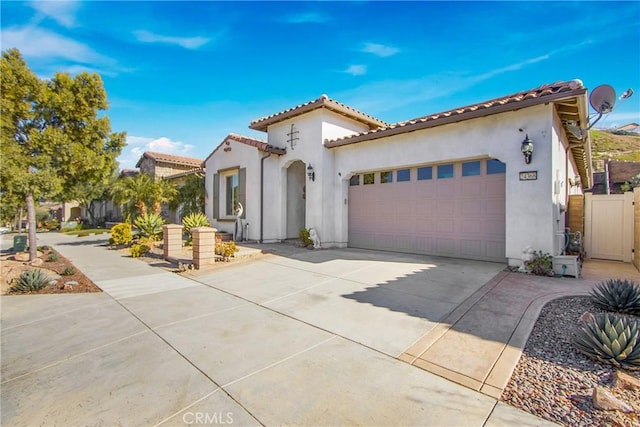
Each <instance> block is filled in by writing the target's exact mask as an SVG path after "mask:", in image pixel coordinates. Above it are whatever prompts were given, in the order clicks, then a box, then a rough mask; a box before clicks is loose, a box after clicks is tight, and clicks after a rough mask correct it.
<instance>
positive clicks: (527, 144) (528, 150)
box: [520, 134, 533, 164]
mask: <svg viewBox="0 0 640 427" xmlns="http://www.w3.org/2000/svg"><path fill="white" fill-rule="evenodd" d="M520 151H522V155H523V156H524V162H525V163H526V164H529V163H531V156H532V155H533V141H532V140H531V139H529V135H528V134H527V136H525V137H524V140H523V141H522V147H520Z"/></svg>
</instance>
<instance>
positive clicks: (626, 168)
mask: <svg viewBox="0 0 640 427" xmlns="http://www.w3.org/2000/svg"><path fill="white" fill-rule="evenodd" d="M601 174H602V178H599V179H600V180H601V181H602V184H601V185H598V186H596V185H594V187H593V194H622V193H623V191H622V188H621V187H622V185H623V184H624V183H626V182H630V181H631V179H632V178H633V177H635V176H636V175H639V174H640V162H624V161H619V160H609V161H607V162H606V163H605V171H604V172H601ZM594 178H595V176H594Z"/></svg>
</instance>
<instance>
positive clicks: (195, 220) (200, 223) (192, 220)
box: [182, 212, 211, 239]
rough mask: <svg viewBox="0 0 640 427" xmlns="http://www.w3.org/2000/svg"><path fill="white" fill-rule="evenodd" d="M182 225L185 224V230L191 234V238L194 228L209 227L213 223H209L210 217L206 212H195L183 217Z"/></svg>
mask: <svg viewBox="0 0 640 427" xmlns="http://www.w3.org/2000/svg"><path fill="white" fill-rule="evenodd" d="M182 225H183V226H184V231H185V232H186V233H187V234H188V235H189V239H191V229H192V228H195V227H209V226H210V225H211V224H210V223H209V219H208V218H207V216H206V215H205V214H203V213H200V212H198V213H195V212H194V213H192V214H189V215H187V216H185V217H184V218H182Z"/></svg>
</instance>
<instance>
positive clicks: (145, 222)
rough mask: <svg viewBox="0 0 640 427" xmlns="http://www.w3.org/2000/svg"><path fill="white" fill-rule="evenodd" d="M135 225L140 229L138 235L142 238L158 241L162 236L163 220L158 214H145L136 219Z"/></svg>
mask: <svg viewBox="0 0 640 427" xmlns="http://www.w3.org/2000/svg"><path fill="white" fill-rule="evenodd" d="M135 224H136V227H138V228H139V229H140V234H142V235H143V236H144V237H148V238H149V240H159V239H160V236H161V235H162V225H163V224H164V220H163V219H162V217H161V216H160V215H158V214H149V213H145V214H144V215H140V216H139V217H138V218H136V222H135Z"/></svg>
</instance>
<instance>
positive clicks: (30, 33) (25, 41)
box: [1, 26, 114, 65]
mask: <svg viewBox="0 0 640 427" xmlns="http://www.w3.org/2000/svg"><path fill="white" fill-rule="evenodd" d="M1 37H2V45H3V47H6V48H13V47H15V48H18V49H19V50H20V52H21V53H22V55H23V56H24V57H32V58H57V59H66V60H70V61H74V62H78V63H81V64H98V65H110V64H113V63H114V61H113V60H112V59H111V58H109V57H106V56H104V55H101V54H99V53H97V52H95V51H94V50H93V49H91V48H90V47H89V46H87V45H85V44H83V43H80V42H77V41H75V40H72V39H70V38H67V37H63V36H61V35H59V34H56V33H54V32H52V31H49V30H45V29H42V28H37V27H32V26H27V27H14V28H9V29H6V30H2V33H1Z"/></svg>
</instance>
